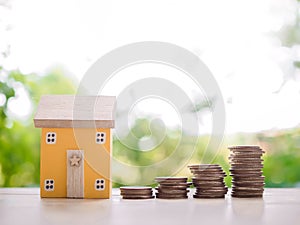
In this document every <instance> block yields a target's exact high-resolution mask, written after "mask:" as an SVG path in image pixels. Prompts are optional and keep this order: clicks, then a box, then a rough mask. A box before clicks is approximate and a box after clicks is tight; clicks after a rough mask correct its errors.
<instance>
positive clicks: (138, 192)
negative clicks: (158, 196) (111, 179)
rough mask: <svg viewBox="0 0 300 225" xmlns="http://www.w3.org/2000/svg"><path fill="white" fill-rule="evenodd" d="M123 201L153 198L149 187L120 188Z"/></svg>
mask: <svg viewBox="0 0 300 225" xmlns="http://www.w3.org/2000/svg"><path fill="white" fill-rule="evenodd" d="M120 192H121V195H122V197H123V199H150V198H154V196H153V191H152V188H151V187H137V186H133V187H129V186H127V187H120Z"/></svg>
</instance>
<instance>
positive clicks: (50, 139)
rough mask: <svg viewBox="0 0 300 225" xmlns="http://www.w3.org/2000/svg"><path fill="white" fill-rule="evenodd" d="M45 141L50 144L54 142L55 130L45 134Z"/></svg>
mask: <svg viewBox="0 0 300 225" xmlns="http://www.w3.org/2000/svg"><path fill="white" fill-rule="evenodd" d="M46 143H47V144H50V145H51V144H55V143H56V133H55V132H48V133H47V134H46Z"/></svg>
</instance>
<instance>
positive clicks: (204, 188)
mask: <svg viewBox="0 0 300 225" xmlns="http://www.w3.org/2000/svg"><path fill="white" fill-rule="evenodd" d="M188 167H189V168H190V170H191V172H192V173H193V175H194V177H193V178H192V180H193V184H194V186H195V187H196V192H195V194H194V195H193V197H194V198H224V196H225V194H226V193H227V191H228V188H227V187H226V185H225V183H224V177H226V173H225V172H224V171H223V169H222V167H221V166H220V165H217V164H200V165H190V166H188Z"/></svg>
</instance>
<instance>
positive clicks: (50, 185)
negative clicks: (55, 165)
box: [44, 179, 54, 191]
mask: <svg viewBox="0 0 300 225" xmlns="http://www.w3.org/2000/svg"><path fill="white" fill-rule="evenodd" d="M44 189H45V191H54V180H53V179H45V182H44Z"/></svg>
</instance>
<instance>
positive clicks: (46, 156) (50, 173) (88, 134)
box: [40, 128, 112, 198]
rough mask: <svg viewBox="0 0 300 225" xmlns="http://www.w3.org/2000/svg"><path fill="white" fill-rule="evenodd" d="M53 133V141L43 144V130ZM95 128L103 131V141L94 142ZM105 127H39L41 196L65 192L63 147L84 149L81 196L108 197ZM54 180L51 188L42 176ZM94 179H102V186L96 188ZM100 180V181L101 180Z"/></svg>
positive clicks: (108, 141)
mask: <svg viewBox="0 0 300 225" xmlns="http://www.w3.org/2000/svg"><path fill="white" fill-rule="evenodd" d="M49 132H54V133H55V134H56V142H55V144H47V143H46V140H47V136H46V135H47V133H49ZM96 132H105V133H106V141H105V143H104V144H97V143H96ZM110 132H111V131H110V129H109V128H101V129H87V128H76V129H75V128H74V129H73V128H42V135H41V168H40V187H41V197H66V196H67V184H66V181H67V168H66V165H67V164H66V163H67V150H83V151H84V197H85V198H109V197H110V194H111V193H110V190H111V182H110V164H111V157H110V156H111V141H112V140H111V133H110ZM46 179H49V180H54V190H53V191H46V190H45V180H46ZM96 179H102V180H103V181H104V189H103V190H96V189H95V181H96ZM101 182H102V181H101Z"/></svg>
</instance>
